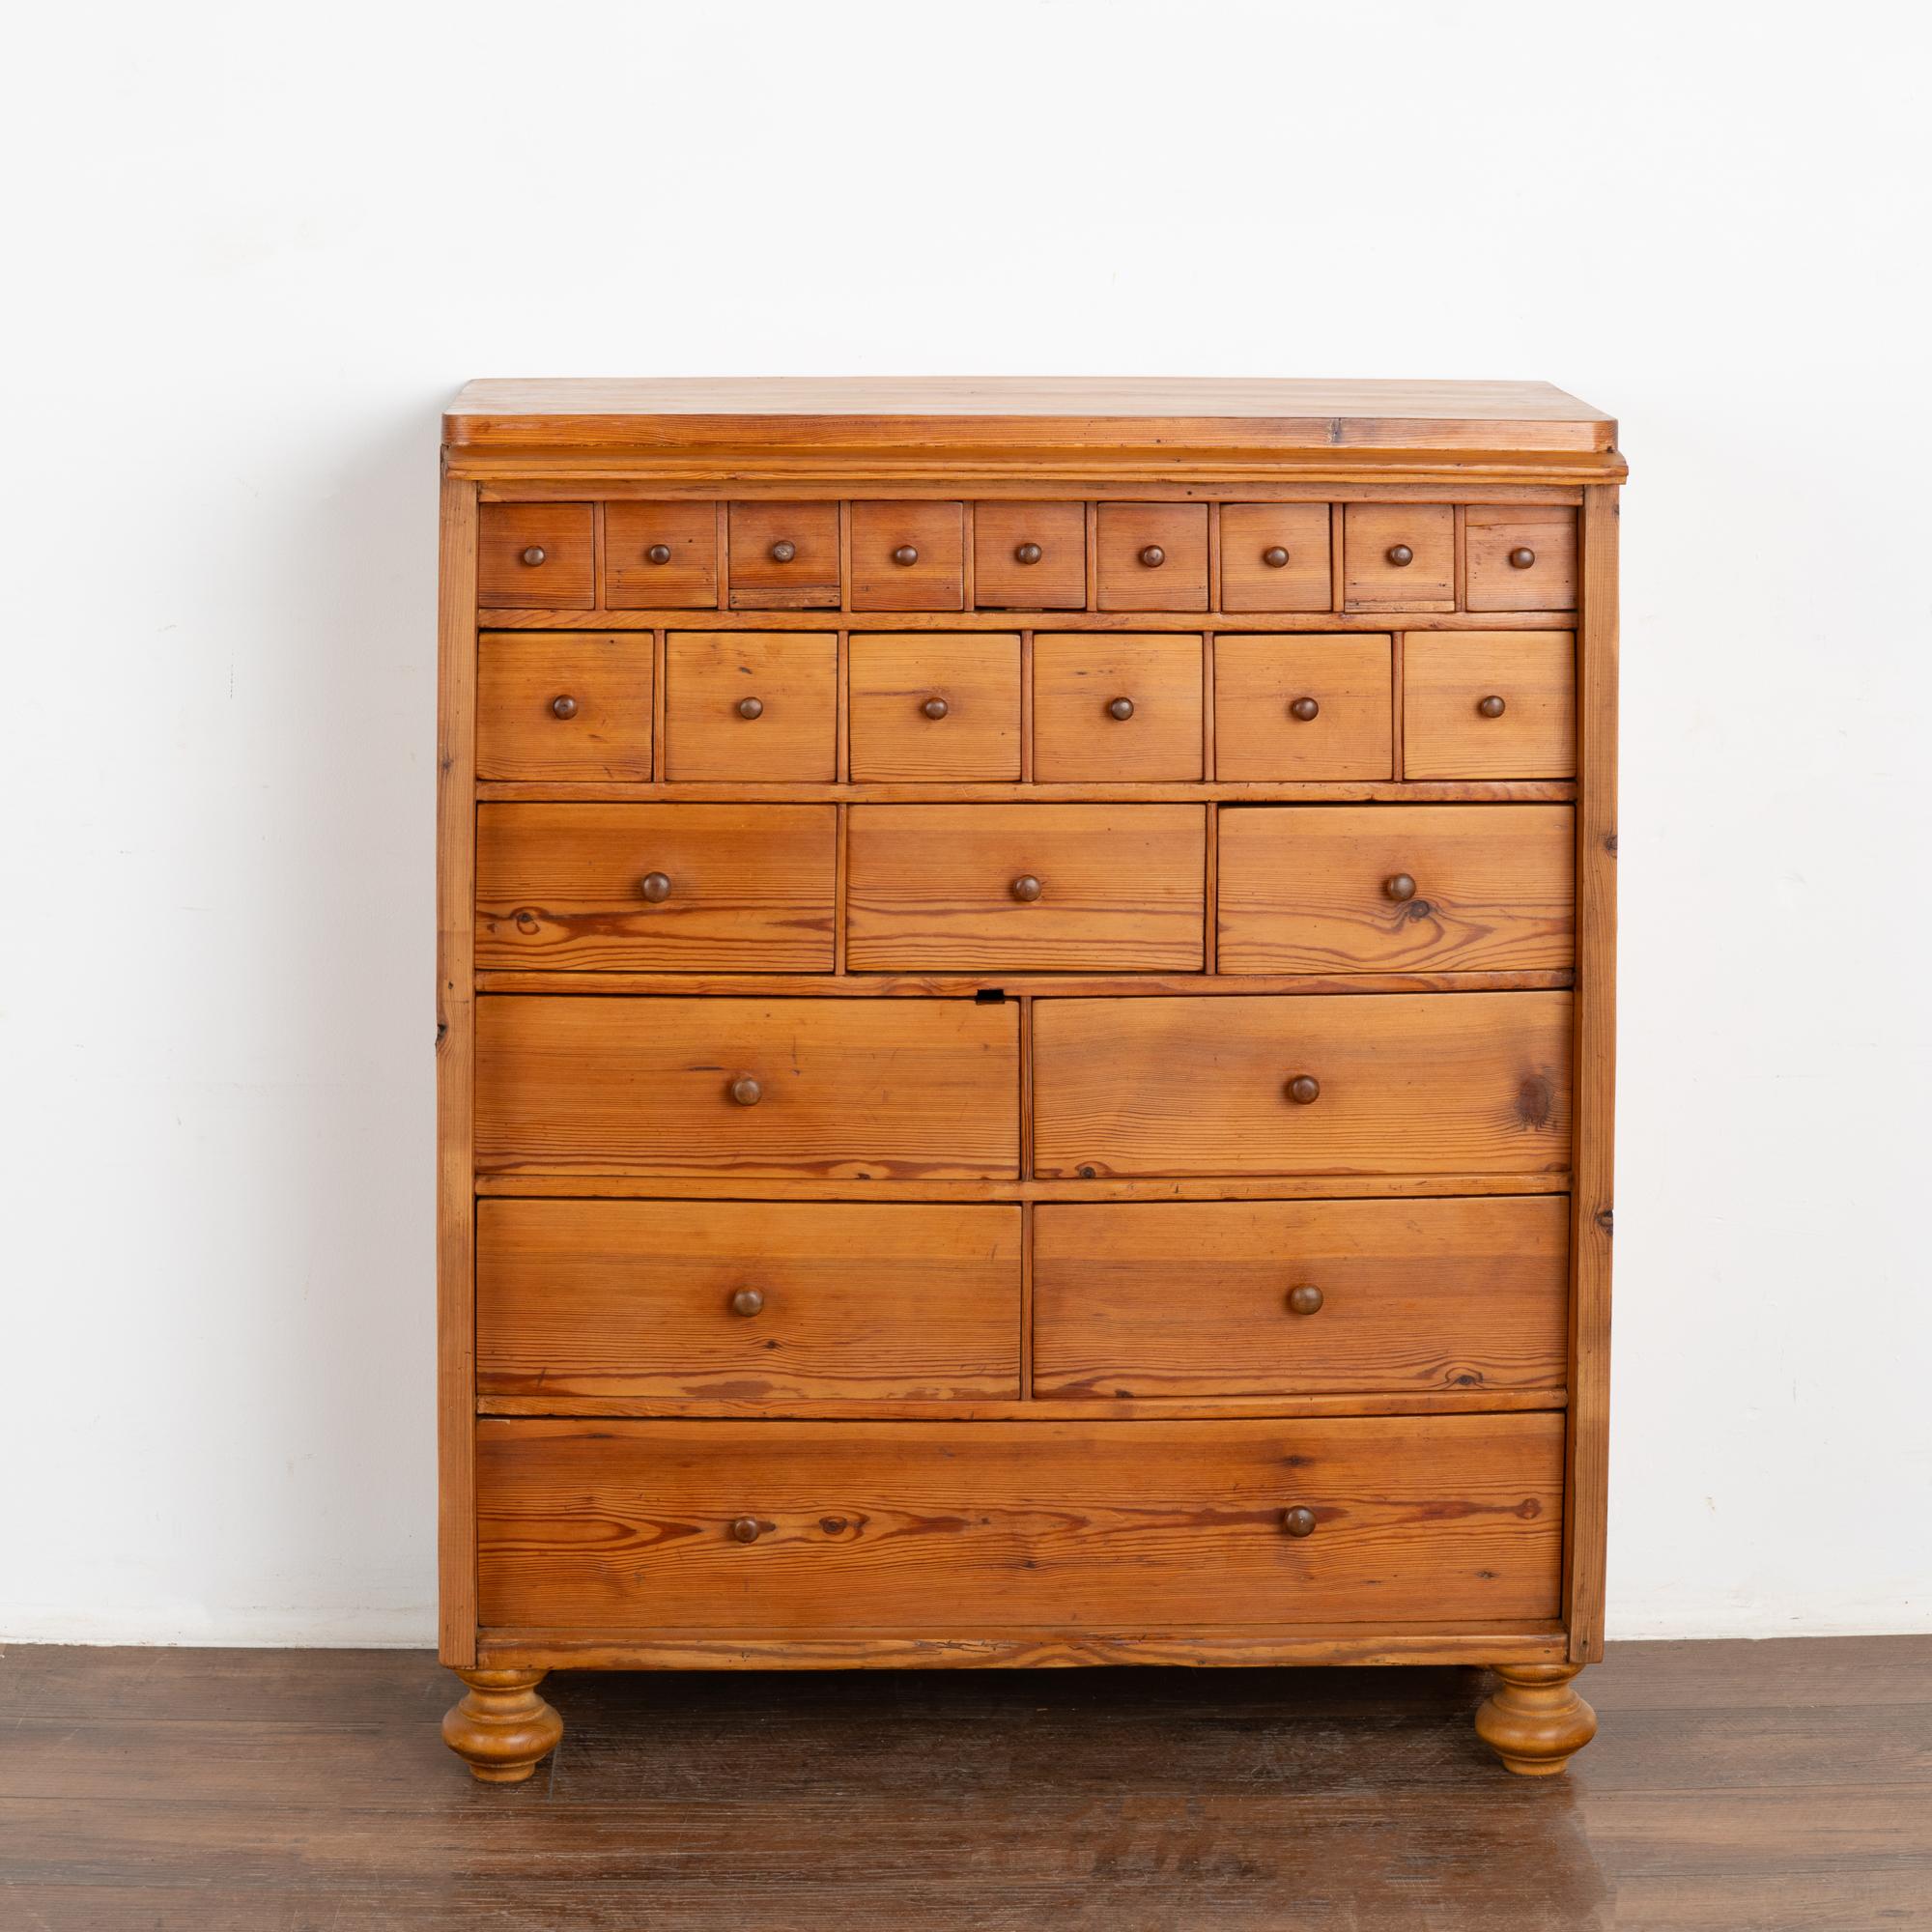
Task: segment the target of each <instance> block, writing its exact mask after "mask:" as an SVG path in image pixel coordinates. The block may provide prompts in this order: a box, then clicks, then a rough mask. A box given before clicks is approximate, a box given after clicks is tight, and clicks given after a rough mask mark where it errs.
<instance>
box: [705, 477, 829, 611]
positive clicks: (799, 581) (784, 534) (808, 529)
mask: <svg viewBox="0 0 1932 1932" xmlns="http://www.w3.org/2000/svg"><path fill="white" fill-rule="evenodd" d="M728 522H729V527H730V533H731V538H730V540H731V554H730V559H729V570H730V576H731V608H732V610H734V611H816V610H830V609H835V608H836V607H837V606H838V504H837V503H733V504H732V505H731V509H730V515H729V519H728Z"/></svg>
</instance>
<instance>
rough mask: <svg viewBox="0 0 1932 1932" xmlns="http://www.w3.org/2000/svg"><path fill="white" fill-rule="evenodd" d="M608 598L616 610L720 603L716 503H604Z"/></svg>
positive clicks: (711, 607)
mask: <svg viewBox="0 0 1932 1932" xmlns="http://www.w3.org/2000/svg"><path fill="white" fill-rule="evenodd" d="M604 602H605V604H606V605H607V606H608V607H609V608H610V609H611V610H612V611H707V610H715V609H716V608H717V605H718V505H717V504H716V503H631V502H611V503H606V504H605V505H604Z"/></svg>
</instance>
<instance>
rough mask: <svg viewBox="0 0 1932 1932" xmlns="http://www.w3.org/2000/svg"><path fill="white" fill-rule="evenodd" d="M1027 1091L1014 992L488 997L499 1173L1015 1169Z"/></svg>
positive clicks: (482, 1055) (964, 1175)
mask: <svg viewBox="0 0 1932 1932" xmlns="http://www.w3.org/2000/svg"><path fill="white" fill-rule="evenodd" d="M1018 1096H1019V1007H1018V1005H1017V1003H1015V1002H1007V1003H1005V1004H1002V1005H999V1006H992V1005H987V1006H980V1005H979V1004H977V1003H976V1002H974V1001H972V1000H811V999H801V1000H746V999H716V1000H698V999H693V1000H687V999H622V998H619V999H535V998H530V997H526V996H504V995H490V996H488V997H486V998H484V999H481V1000H478V1001H477V1003H476V1165H477V1166H478V1168H480V1169H482V1170H483V1171H485V1172H503V1171H506V1170H519V1169H540V1170H546V1171H550V1172H564V1173H588V1174H600V1173H622V1172H631V1173H642V1174H695V1175H707V1174H716V1175H822V1176H831V1177H835V1178H838V1179H882V1178H885V1177H890V1176H938V1177H948V1178H957V1179H1005V1178H1008V1177H1010V1176H1011V1175H1013V1174H1014V1173H1015V1172H1016V1171H1017V1161H1018V1151H1019V1098H1018Z"/></svg>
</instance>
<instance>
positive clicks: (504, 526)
mask: <svg viewBox="0 0 1932 1932" xmlns="http://www.w3.org/2000/svg"><path fill="white" fill-rule="evenodd" d="M478 515H479V518H480V524H479V527H478V530H477V535H476V583H475V587H474V591H473V595H474V596H475V599H476V602H477V603H478V604H490V605H502V606H505V607H507V608H511V609H523V610H530V609H536V610H543V609H546V608H554V609H557V610H564V611H588V610H589V609H591V607H592V606H593V605H594V604H595V603H596V602H597V580H596V560H597V548H596V543H595V540H594V531H595V527H596V524H595V512H594V510H593V509H592V506H591V505H590V504H588V503H485V504H483V505H482V506H481V508H480V510H479V512H478ZM471 608H472V609H473V608H474V606H472V607H471Z"/></svg>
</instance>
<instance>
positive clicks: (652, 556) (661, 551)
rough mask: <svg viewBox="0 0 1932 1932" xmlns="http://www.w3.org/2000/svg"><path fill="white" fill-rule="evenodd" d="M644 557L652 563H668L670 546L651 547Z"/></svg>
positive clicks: (657, 545)
mask: <svg viewBox="0 0 1932 1932" xmlns="http://www.w3.org/2000/svg"><path fill="white" fill-rule="evenodd" d="M644 556H645V559H646V560H647V561H648V562H651V563H668V562H669V561H670V545H669V544H653V545H652V546H651V547H650V549H649V550H647V551H646V552H645V553H644Z"/></svg>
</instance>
